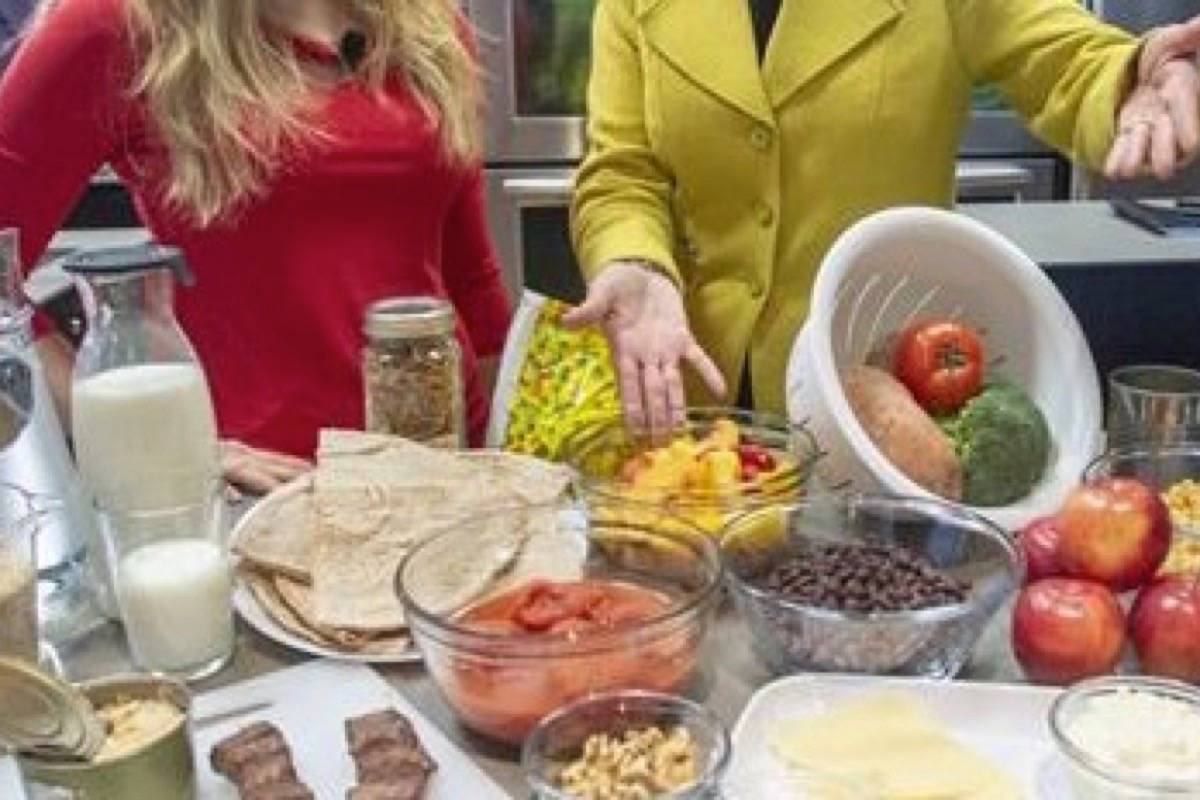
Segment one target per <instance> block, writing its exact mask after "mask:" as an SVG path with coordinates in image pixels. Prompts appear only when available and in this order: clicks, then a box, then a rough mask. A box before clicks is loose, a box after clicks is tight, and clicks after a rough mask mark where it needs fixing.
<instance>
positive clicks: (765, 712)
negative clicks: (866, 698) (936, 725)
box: [729, 675, 1071, 800]
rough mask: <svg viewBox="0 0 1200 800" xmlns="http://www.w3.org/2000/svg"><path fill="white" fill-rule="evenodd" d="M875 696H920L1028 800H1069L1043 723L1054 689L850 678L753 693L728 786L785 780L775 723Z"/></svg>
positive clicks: (736, 736) (793, 681) (778, 684)
mask: <svg viewBox="0 0 1200 800" xmlns="http://www.w3.org/2000/svg"><path fill="white" fill-rule="evenodd" d="M880 690H889V691H896V690H899V691H902V692H909V693H911V694H914V695H916V696H917V697H919V698H920V699H921V701H922V702H923V703H924V704H925V706H926V707H927V708H928V709H929V710H930V712H932V713H933V715H934V716H935V717H937V718H938V719H939V720H940V721H941V722H942V723H943V724H944V725H946V727H947V728H948V729H949V731H950V732H951V734H952V735H953V736H954V737H955V738H956V739H958V740H959V741H960V742H961V743H962V744H964V745H965V746H967V747H970V748H971V749H972V750H975V751H976V752H978V753H979V754H980V755H983V756H985V757H987V758H989V759H991V760H992V761H993V762H994V763H996V764H997V765H999V766H1001V767H1002V768H1003V769H1005V770H1007V771H1008V772H1009V773H1010V774H1012V775H1013V777H1015V778H1017V779H1018V780H1019V781H1020V783H1021V786H1022V788H1023V789H1024V791H1025V795H1026V797H1028V798H1030V800H1033V798H1037V799H1038V800H1070V798H1071V793H1070V790H1069V788H1068V787H1067V784H1066V779H1065V776H1064V775H1063V774H1062V773H1063V770H1062V767H1061V765H1060V763H1059V760H1058V757H1057V755H1056V750H1055V746H1054V742H1053V740H1052V739H1051V738H1050V730H1049V726H1048V723H1047V720H1048V718H1049V717H1048V715H1049V712H1050V706H1051V704H1052V703H1053V702H1054V698H1055V697H1056V696H1057V695H1058V692H1059V690H1057V689H1046V688H1039V687H1035V686H1025V685H1013V684H1000V683H972V682H968V681H928V680H915V679H904V678H875V677H865V676H857V675H855V676H850V675H845V676H843V675H811V676H796V677H790V678H783V679H781V680H778V681H775V682H774V683H771V684H768V685H767V686H764V687H763V688H762V689H760V690H758V692H756V693H755V695H754V697H752V698H751V699H750V703H749V704H748V705H747V706H746V709H745V711H743V712H742V716H741V719H739V720H738V723H737V727H736V728H735V729H734V732H733V745H734V750H733V763H732V765H731V766H730V772H729V775H730V778H731V781H732V782H734V783H741V782H742V781H745V780H747V776H751V775H757V776H763V777H765V778H767V779H772V778H775V777H776V776H777V777H778V778H780V779H782V778H783V777H784V776H786V775H787V769H788V768H787V766H786V765H785V764H784V763H783V761H782V760H781V759H779V758H778V757H776V756H775V755H774V754H773V753H772V752H771V748H770V745H769V741H770V735H771V731H772V730H773V729H774V727H775V725H776V724H778V723H779V722H782V721H784V720H793V719H803V718H804V717H808V716H813V715H815V714H819V713H821V712H822V711H824V710H826V709H828V708H829V707H830V706H832V705H833V704H835V703H838V702H841V701H843V700H847V699H849V698H851V697H853V696H855V695H858V694H862V693H864V692H877V691H880Z"/></svg>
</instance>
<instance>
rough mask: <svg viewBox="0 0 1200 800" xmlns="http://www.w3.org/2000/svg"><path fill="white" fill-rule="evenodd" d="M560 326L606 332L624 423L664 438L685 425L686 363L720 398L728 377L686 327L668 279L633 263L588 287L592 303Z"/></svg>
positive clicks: (613, 267)
mask: <svg viewBox="0 0 1200 800" xmlns="http://www.w3.org/2000/svg"><path fill="white" fill-rule="evenodd" d="M563 322H564V323H565V324H566V325H567V326H568V327H571V328H579V327H582V326H584V325H593V324H599V325H601V326H603V328H604V331H605V333H606V334H608V340H609V343H610V344H611V345H612V349H613V358H614V360H615V362H616V367H617V378H618V380H619V382H620V387H621V402H622V404H623V406H624V409H625V419H626V422H627V423H628V424H629V425H630V426H631V427H633V428H635V429H641V430H645V429H648V430H649V431H650V433H651V434H652V435H661V434H665V433H668V432H670V431H671V430H673V429H675V428H677V427H678V426H679V425H681V424H682V423H683V421H684V418H685V414H686V411H687V404H686V400H685V398H684V391H683V379H682V377H681V375H680V372H679V364H680V362H681V361H686V362H688V363H689V364H691V365H692V368H693V369H695V370H696V372H697V373H698V374H699V375H700V378H701V379H702V380H703V381H704V383H705V384H706V385H707V386H708V388H709V389H710V390H711V391H712V392H713V394H715V395H717V396H722V395H724V394H725V379H724V378H723V377H722V375H721V371H720V370H719V369H717V365H716V364H714V363H713V361H712V359H710V358H709V357H708V354H707V353H705V352H704V350H703V349H701V347H700V345H699V344H697V343H696V339H695V337H693V336H692V332H691V330H690V329H689V328H688V322H687V314H686V312H685V311H684V309H683V298H681V297H680V295H679V290H678V289H676V288H675V285H674V284H673V283H671V281H670V280H669V279H668V278H666V277H665V276H663V275H660V274H659V273H657V272H655V271H654V270H651V269H648V268H647V267H645V266H643V265H642V264H639V263H637V262H634V261H617V262H613V263H612V264H610V265H608V266H607V267H605V268H604V270H603V271H601V273H600V275H599V276H598V277H597V278H596V279H595V280H594V281H592V284H591V286H589V287H588V295H587V299H586V300H585V301H584V303H583V304H582V305H581V306H579V307H578V308H576V309H574V310H573V311H571V312H570V313H569V314H567V316H566V317H565V318H564V320H563Z"/></svg>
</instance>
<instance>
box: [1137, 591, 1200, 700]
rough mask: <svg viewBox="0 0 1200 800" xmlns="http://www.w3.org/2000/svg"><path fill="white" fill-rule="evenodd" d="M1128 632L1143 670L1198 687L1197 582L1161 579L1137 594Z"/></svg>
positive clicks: (1199, 608)
mask: <svg viewBox="0 0 1200 800" xmlns="http://www.w3.org/2000/svg"><path fill="white" fill-rule="evenodd" d="M1129 630H1130V633H1131V634H1132V636H1133V644H1134V647H1136V648H1137V653H1138V658H1139V659H1141V662H1142V669H1143V670H1144V671H1145V672H1147V673H1149V674H1151V675H1160V676H1162V677H1164V678H1178V679H1179V680H1183V681H1189V682H1190V683H1200V582H1197V579H1196V578H1185V577H1180V576H1172V577H1167V578H1160V579H1159V580H1157V581H1155V582H1154V583H1152V584H1150V585H1149V586H1147V587H1146V588H1144V589H1142V591H1141V592H1140V593H1138V598H1137V602H1136V603H1134V604H1133V613H1132V614H1131V615H1130V623H1129Z"/></svg>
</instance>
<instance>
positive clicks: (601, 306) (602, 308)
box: [563, 284, 612, 330]
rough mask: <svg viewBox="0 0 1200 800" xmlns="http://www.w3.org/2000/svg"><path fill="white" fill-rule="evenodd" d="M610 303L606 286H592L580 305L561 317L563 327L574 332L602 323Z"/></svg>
mask: <svg viewBox="0 0 1200 800" xmlns="http://www.w3.org/2000/svg"><path fill="white" fill-rule="evenodd" d="M611 306H612V302H611V298H610V293H609V290H608V285H607V284H594V285H593V286H592V288H591V290H590V291H588V296H587V299H586V300H584V301H583V303H582V304H580V305H579V306H576V307H575V308H573V309H571V310H570V311H568V312H567V313H566V314H564V315H563V326H564V327H566V328H568V329H571V330H574V329H577V328H582V327H585V326H588V325H597V324H599V323H601V322H603V321H604V319H605V318H606V317H607V316H608V314H609V311H610V310H611Z"/></svg>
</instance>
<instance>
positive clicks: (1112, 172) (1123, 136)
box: [1104, 133, 1129, 180]
mask: <svg viewBox="0 0 1200 800" xmlns="http://www.w3.org/2000/svg"><path fill="white" fill-rule="evenodd" d="M1128 148H1129V134H1128V133H1119V134H1117V138H1116V139H1115V140H1114V141H1113V146H1112V149H1110V150H1109V151H1108V158H1107V159H1106V160H1105V162H1104V177H1106V178H1108V179H1109V180H1118V179H1120V178H1121V177H1123V176H1122V175H1121V165H1122V164H1124V163H1125V159H1126V154H1125V153H1126V150H1128Z"/></svg>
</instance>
